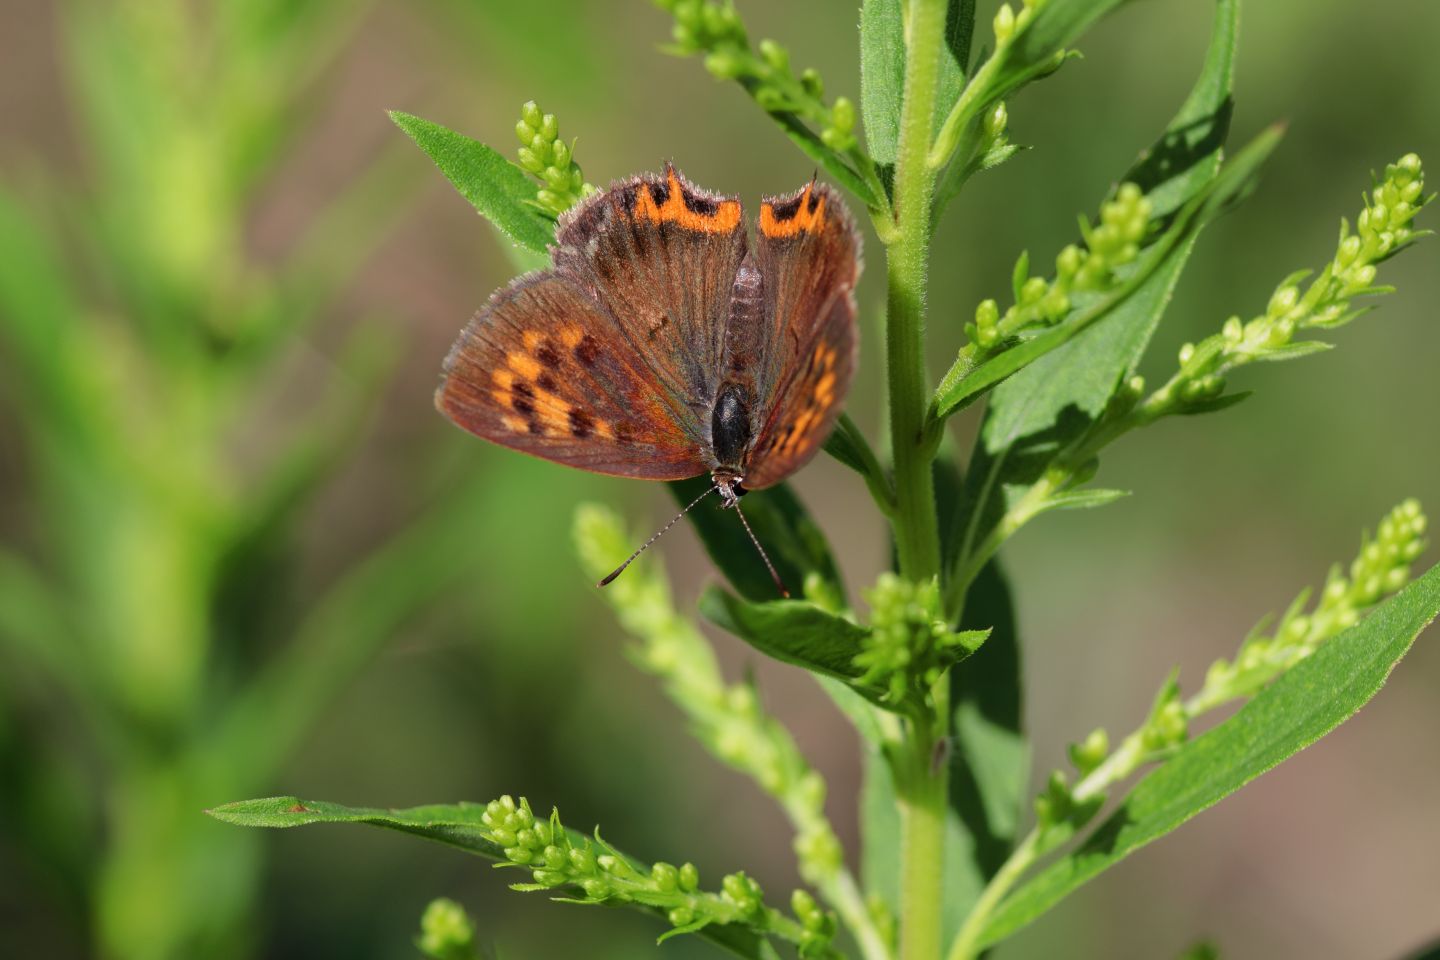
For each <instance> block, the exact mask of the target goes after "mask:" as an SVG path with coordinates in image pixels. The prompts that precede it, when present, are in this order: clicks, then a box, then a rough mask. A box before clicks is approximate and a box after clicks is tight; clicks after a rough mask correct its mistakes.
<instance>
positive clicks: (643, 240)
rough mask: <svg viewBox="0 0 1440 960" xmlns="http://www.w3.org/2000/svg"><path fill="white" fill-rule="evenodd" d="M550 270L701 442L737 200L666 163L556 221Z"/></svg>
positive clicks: (731, 272) (738, 231)
mask: <svg viewBox="0 0 1440 960" xmlns="http://www.w3.org/2000/svg"><path fill="white" fill-rule="evenodd" d="M557 241H558V244H559V245H558V248H557V249H556V251H555V265H556V269H557V271H558V272H560V273H561V274H563V275H565V276H568V277H572V278H574V279H575V280H576V281H577V282H579V283H581V284H582V285H584V286H585V287H587V288H588V289H591V290H593V291H594V296H595V298H596V300H597V301H598V302H599V303H600V304H601V305H602V306H603V307H604V308H605V310H606V311H607V312H608V314H609V315H610V316H611V317H613V318H614V319H615V323H616V328H615V333H614V335H615V337H616V338H617V339H616V348H617V349H621V348H623V349H625V350H626V351H628V352H629V354H630V355H631V357H632V358H633V360H634V362H635V363H636V365H637V366H638V367H641V368H643V369H645V370H648V375H649V376H650V377H651V378H652V379H653V380H654V381H655V383H656V384H657V385H659V386H661V387H662V388H663V389H664V390H666V391H667V392H668V393H670V394H671V396H672V397H674V398H675V401H676V403H677V405H679V406H683V407H686V408H688V410H689V411H690V414H689V416H688V417H682V419H684V420H685V422H686V424H687V426H688V427H690V428H691V429H692V431H693V432H694V433H695V436H696V437H697V439H698V440H700V441H702V442H706V438H707V437H708V432H709V420H710V410H711V407H712V406H713V405H714V402H715V394H716V390H717V386H718V381H719V376H720V363H721V360H722V355H723V345H724V337H725V323H726V320H727V318H728V316H729V310H730V301H731V291H732V287H733V285H734V282H735V274H736V271H737V270H738V269H739V266H740V262H741V260H742V259H743V258H744V256H745V245H746V244H745V218H744V215H743V211H742V210H741V206H740V201H739V200H737V199H735V198H733V197H722V196H718V195H716V194H712V193H708V192H706V191H704V190H701V189H699V188H698V187H696V186H694V185H693V184H691V183H690V182H689V181H687V180H686V179H685V178H684V177H683V176H681V174H680V173H679V172H678V171H677V170H676V169H675V168H674V167H673V166H670V165H668V164H667V165H666V168H665V172H664V174H663V175H660V176H656V175H653V174H647V175H643V176H639V177H632V178H630V179H628V180H622V181H619V182H618V183H616V184H614V185H612V186H611V187H610V189H609V190H606V191H604V192H603V193H601V194H598V195H596V196H594V197H590V198H589V199H587V200H586V201H584V202H583V203H581V204H580V205H579V206H577V207H576V208H575V209H573V210H572V211H570V212H569V213H567V214H566V215H565V216H564V217H562V218H561V221H560V228H559V231H558V233H557Z"/></svg>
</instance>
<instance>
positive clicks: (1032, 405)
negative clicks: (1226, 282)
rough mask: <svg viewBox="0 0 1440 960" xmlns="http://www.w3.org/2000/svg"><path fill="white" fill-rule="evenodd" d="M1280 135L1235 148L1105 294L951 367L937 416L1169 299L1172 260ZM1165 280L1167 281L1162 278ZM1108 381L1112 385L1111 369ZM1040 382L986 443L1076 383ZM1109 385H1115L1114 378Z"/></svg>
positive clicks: (1011, 433) (1274, 130)
mask: <svg viewBox="0 0 1440 960" xmlns="http://www.w3.org/2000/svg"><path fill="white" fill-rule="evenodd" d="M1280 135H1281V130H1280V128H1279V127H1271V128H1270V129H1268V130H1266V131H1265V132H1264V133H1262V134H1260V136H1258V137H1256V138H1255V139H1254V140H1253V141H1251V143H1250V144H1249V145H1248V146H1247V147H1245V149H1244V150H1242V151H1240V152H1239V153H1238V154H1236V155H1235V157H1234V158H1233V159H1232V160H1231V161H1230V162H1229V163H1228V164H1226V165H1225V168H1224V170H1222V171H1221V173H1220V175H1219V176H1218V177H1216V178H1215V179H1214V180H1212V181H1210V182H1209V183H1208V184H1206V186H1205V187H1204V188H1203V189H1202V190H1201V191H1200V192H1199V193H1198V194H1197V195H1196V196H1195V197H1194V198H1193V199H1192V200H1191V201H1190V203H1188V204H1186V206H1185V208H1184V209H1183V210H1181V211H1180V213H1179V214H1177V215H1176V217H1175V218H1174V220H1173V221H1172V223H1171V224H1170V227H1169V228H1168V229H1167V230H1166V231H1165V232H1164V233H1163V234H1162V235H1161V237H1160V239H1159V240H1157V241H1156V242H1155V243H1154V244H1152V245H1151V246H1150V247H1149V248H1148V249H1147V250H1146V251H1145V252H1144V253H1142V254H1141V256H1140V260H1139V262H1138V263H1137V264H1136V265H1135V268H1134V269H1133V270H1132V271H1131V272H1130V274H1129V275H1128V276H1127V277H1126V278H1125V279H1124V281H1123V282H1122V283H1121V284H1120V286H1119V287H1118V288H1117V289H1116V290H1115V291H1113V292H1112V293H1110V294H1109V295H1108V296H1106V297H1104V298H1103V299H1101V300H1100V301H1099V302H1097V303H1095V304H1094V305H1092V306H1090V307H1089V308H1087V309H1083V310H1080V311H1079V312H1078V313H1076V314H1074V315H1072V316H1071V317H1070V318H1069V319H1067V320H1065V321H1064V322H1063V323H1061V324H1060V325H1059V326H1056V327H1051V328H1049V329H1048V330H1045V331H1044V332H1043V333H1040V334H1038V335H1036V336H1034V337H1032V338H1031V339H1028V340H1023V341H1021V342H1020V343H1019V344H1017V345H1016V346H1014V347H1011V348H1010V349H1008V350H1005V351H1004V352H1002V353H1000V354H998V355H996V356H995V357H993V358H991V359H990V360H987V361H985V362H982V363H980V364H979V365H977V366H975V367H974V368H973V369H969V370H966V369H961V368H959V365H958V364H957V366H956V367H955V368H952V369H951V371H950V373H948V374H947V375H946V377H945V379H944V380H943V381H942V382H941V385H940V387H939V389H938V390H937V391H936V394H935V399H934V401H933V405H932V410H933V411H934V415H935V416H938V417H946V416H949V415H950V414H952V413H954V412H955V411H957V410H960V409H962V408H963V407H965V406H967V405H968V404H970V403H971V402H973V401H974V400H975V399H976V398H978V397H979V396H980V394H981V393H983V392H984V391H985V390H987V389H989V388H990V387H993V386H994V385H995V384H997V383H1000V382H1001V381H1003V380H1006V379H1007V378H1009V377H1010V376H1011V375H1013V374H1015V373H1016V372H1018V371H1019V370H1021V369H1023V368H1025V367H1028V366H1030V364H1032V363H1034V362H1035V361H1036V360H1038V359H1040V358H1041V357H1043V356H1044V355H1046V354H1048V353H1050V352H1051V351H1053V350H1056V349H1057V348H1059V347H1060V346H1062V345H1063V344H1065V343H1067V342H1069V341H1070V340H1072V339H1074V338H1075V337H1076V336H1077V335H1078V334H1080V333H1081V332H1082V331H1084V330H1086V329H1088V328H1089V327H1091V326H1092V325H1094V324H1096V323H1098V322H1099V321H1101V320H1104V319H1106V318H1108V317H1110V316H1112V315H1113V314H1114V313H1115V312H1116V311H1117V310H1119V309H1120V308H1121V307H1122V306H1123V305H1125V304H1126V303H1127V302H1128V301H1130V300H1131V298H1132V297H1134V298H1136V301H1137V303H1139V304H1142V305H1143V306H1141V307H1137V308H1136V309H1140V310H1142V311H1151V310H1160V309H1163V307H1164V305H1165V303H1166V302H1167V301H1168V298H1169V294H1170V286H1172V285H1173V281H1174V279H1175V276H1176V275H1177V274H1178V269H1176V268H1175V264H1176V263H1177V261H1178V262H1180V263H1182V264H1183V259H1184V257H1185V256H1187V255H1188V253H1189V245H1190V242H1191V240H1192V239H1193V238H1194V237H1195V235H1196V234H1198V233H1199V232H1200V230H1201V229H1202V228H1203V227H1205V225H1206V224H1208V223H1209V222H1210V221H1212V220H1214V219H1215V218H1216V217H1218V216H1219V215H1220V214H1221V213H1223V212H1224V211H1225V210H1226V209H1228V208H1229V207H1230V206H1231V205H1232V204H1233V203H1235V202H1236V201H1237V200H1239V199H1240V198H1241V197H1243V196H1244V195H1245V194H1246V193H1248V191H1249V190H1250V188H1251V186H1252V182H1253V178H1254V176H1255V174H1256V173H1257V172H1258V170H1259V168H1260V166H1261V165H1262V164H1263V163H1264V161H1265V160H1266V158H1268V157H1269V156H1270V153H1271V152H1272V151H1273V150H1274V149H1275V147H1276V145H1277V144H1278V143H1279V141H1280ZM1167 280H1168V281H1169V283H1168V284H1167V283H1166V282H1165V281H1167ZM1071 376H1079V377H1084V378H1086V379H1091V375H1090V374H1088V373H1086V372H1085V370H1084V369H1075V364H1074V363H1073V362H1072V363H1071V364H1067V370H1066V371H1065V374H1064V377H1063V378H1055V379H1068V378H1070V377H1071ZM1105 382H1106V383H1110V378H1109V376H1108V374H1107V375H1106V378H1105ZM1043 386H1044V389H1043V390H1042V391H1040V392H1039V393H1037V394H1035V395H1025V396H1023V397H1021V398H1020V400H1019V404H1020V405H1019V407H1018V408H1017V409H1016V410H1014V411H1013V412H1010V413H1005V414H1002V413H1000V412H999V411H998V410H996V411H993V412H992V413H991V414H990V417H989V418H987V427H986V444H987V446H989V447H990V449H992V450H994V449H1000V448H1001V447H1003V446H1004V445H1006V444H1008V443H1009V442H1012V441H1013V440H1014V439H1015V438H1016V437H1018V436H1020V435H1022V433H1023V432H1024V431H1026V429H1027V428H1028V427H1029V426H1030V425H1031V424H1032V423H1034V422H1037V421H1038V420H1040V419H1041V418H1038V417H1036V416H1034V415H1033V414H1032V413H1031V410H1032V409H1035V410H1048V409H1051V408H1053V407H1054V405H1055V404H1056V403H1057V402H1060V398H1061V397H1063V395H1064V394H1066V393H1069V392H1073V391H1074V389H1075V388H1070V387H1066V386H1064V385H1063V384H1049V383H1047V384H1044V385H1043ZM1109 389H1111V390H1113V383H1112V384H1111V385H1110V387H1109ZM1107 396H1108V394H1107ZM1060 409H1062V410H1063V409H1064V408H1063V407H1062V408H1060ZM1002 440H1003V441H1004V442H1003V443H1002V442H1001V441H1002Z"/></svg>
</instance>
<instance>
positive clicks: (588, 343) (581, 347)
mask: <svg viewBox="0 0 1440 960" xmlns="http://www.w3.org/2000/svg"><path fill="white" fill-rule="evenodd" d="M575 359H576V360H579V361H580V363H581V364H582V365H584V366H587V367H593V366H594V365H595V361H596V360H599V359H600V341H599V340H596V339H595V338H594V337H592V336H590V334H588V333H587V334H585V336H583V337H581V338H580V342H579V343H577V344H575Z"/></svg>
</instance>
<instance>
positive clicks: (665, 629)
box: [575, 506, 869, 929]
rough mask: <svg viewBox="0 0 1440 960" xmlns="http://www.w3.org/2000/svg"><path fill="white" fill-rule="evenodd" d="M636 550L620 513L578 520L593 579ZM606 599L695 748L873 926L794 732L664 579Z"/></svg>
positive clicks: (819, 883) (653, 578)
mask: <svg viewBox="0 0 1440 960" xmlns="http://www.w3.org/2000/svg"><path fill="white" fill-rule="evenodd" d="M633 542H634V540H633V538H632V537H631V536H630V535H629V534H628V533H627V532H626V531H625V529H624V525H623V524H622V523H621V522H620V520H619V518H618V517H617V516H616V515H615V514H614V513H613V512H611V511H609V510H605V509H603V508H601V507H596V506H585V507H582V508H581V509H580V510H579V511H577V513H576V515H575V543H576V547H577V549H578V552H579V555H580V559H581V562H582V564H583V566H584V567H585V568H586V571H587V572H588V573H589V574H590V575H591V576H594V577H596V578H599V577H601V576H603V575H605V574H606V573H609V572H610V571H611V570H613V569H614V568H615V565H616V564H617V563H618V562H619V561H620V560H623V559H624V558H625V557H626V556H627V555H628V554H629V551H630V544H631V543H633ZM603 598H604V599H605V600H606V601H608V602H609V603H610V605H611V606H612V607H613V609H614V610H615V612H616V614H617V615H618V616H619V619H620V622H621V625H622V626H623V627H624V628H625V630H626V631H627V632H628V633H630V634H631V635H632V636H634V637H636V638H637V641H638V643H637V645H636V647H635V648H634V649H633V650H632V651H631V654H632V657H633V658H634V660H635V662H636V663H637V664H638V665H639V666H640V667H641V668H642V669H644V670H646V671H648V672H650V673H653V674H655V675H656V676H658V677H660V679H661V681H662V682H663V684H664V687H665V692H666V693H667V694H668V695H669V697H670V698H671V700H673V701H674V702H675V704H676V705H677V706H678V707H680V709H682V710H683V711H684V712H685V713H686V715H687V717H688V719H689V720H690V729H691V730H692V732H693V733H694V734H695V736H696V738H697V739H699V740H700V742H701V743H702V744H704V745H705V746H706V747H707V748H708V749H709V750H710V751H711V752H712V753H713V754H714V755H715V756H716V757H718V758H719V759H721V760H722V761H724V762H725V763H727V764H729V765H730V766H731V767H733V768H735V769H736V770H739V771H740V772H742V773H744V774H746V775H748V776H749V777H750V778H751V779H753V780H754V781H755V782H756V783H757V784H758V785H759V786H760V787H761V789H763V790H765V792H767V793H769V794H771V795H772V796H774V797H775V798H776V799H777V800H778V801H779V802H780V805H781V806H782V807H783V808H784V810H785V813H786V815H787V816H788V817H789V819H790V823H791V825H792V826H793V827H794V830H795V839H794V849H795V856H796V860H797V862H798V866H799V869H800V875H801V876H802V877H804V878H805V880H806V882H808V883H811V884H813V885H814V886H815V887H816V888H817V889H818V890H819V891H820V892H821V894H822V895H823V896H824V897H825V899H826V900H827V902H829V903H831V904H834V905H836V906H837V907H839V908H840V909H841V911H842V914H843V915H844V917H845V920H846V923H847V924H848V925H849V926H850V927H851V928H852V929H856V928H857V927H864V926H868V925H869V920H868V918H867V917H866V915H865V910H864V905H863V903H861V902H860V901H859V900H858V894H856V893H855V892H854V891H855V890H856V886H855V883H854V879H853V878H852V877H850V876H849V874H848V872H847V869H846V867H845V853H844V849H843V848H842V846H841V844H840V840H839V838H838V837H837V836H836V834H835V830H834V828H833V827H832V826H831V824H830V820H829V818H828V817H827V816H826V814H825V794H826V788H825V780H824V778H823V777H821V776H820V774H819V773H818V772H817V771H816V770H814V769H813V768H812V767H811V766H810V764H809V763H808V762H807V761H806V760H805V757H804V755H803V754H802V753H801V752H800V748H799V747H798V746H797V745H796V744H795V740H794V738H793V737H791V736H790V733H789V731H787V730H786V729H785V728H784V727H783V726H782V725H781V724H780V723H779V722H778V721H777V720H775V718H774V717H771V716H770V715H769V714H768V713H766V711H765V709H764V707H763V705H762V704H761V702H760V698H759V696H758V695H757V693H756V691H755V688H754V687H753V686H752V685H750V684H748V683H740V684H727V683H726V682H725V680H724V678H723V676H722V674H721V672H720V666H719V664H718V663H717V662H716V659H715V653H714V650H713V649H712V648H711V646H710V643H709V641H708V640H706V638H705V636H704V635H703V634H702V633H701V632H700V631H699V630H698V629H697V628H696V627H695V625H694V624H693V623H691V622H690V620H688V619H687V618H686V617H684V616H682V615H680V613H679V612H677V611H676V609H675V606H674V601H673V599H672V598H671V595H670V589H669V586H668V585H667V584H666V582H665V578H664V576H663V574H662V573H661V572H660V571H659V570H658V569H656V567H655V565H654V564H652V563H649V562H647V560H644V559H642V560H640V561H637V562H636V564H635V565H634V566H633V567H631V569H630V570H628V571H626V574H625V576H623V577H621V578H619V579H618V580H616V581H615V582H614V583H612V584H610V585H609V586H608V587H607V588H606V590H605V593H604V594H603Z"/></svg>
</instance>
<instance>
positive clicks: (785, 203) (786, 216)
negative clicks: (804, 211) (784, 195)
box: [770, 193, 814, 223]
mask: <svg viewBox="0 0 1440 960" xmlns="http://www.w3.org/2000/svg"><path fill="white" fill-rule="evenodd" d="M803 199H805V195H804V194H803V193H797V194H796V195H795V196H793V197H791V198H790V199H789V200H781V201H780V202H779V203H772V204H770V216H772V217H774V218H775V220H776V222H778V223H784V222H785V221H786V220H794V219H795V214H797V213H799V212H800V201H801V200H803ZM811 200H814V197H811ZM811 209H812V210H813V209H814V208H813V207H812V208H811Z"/></svg>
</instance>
